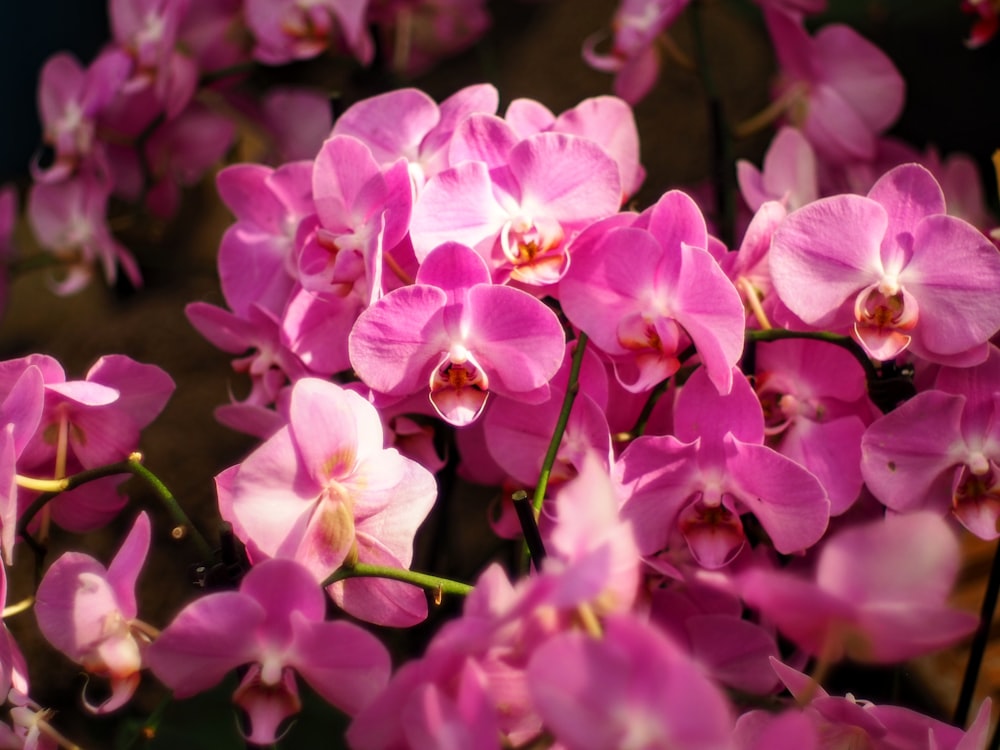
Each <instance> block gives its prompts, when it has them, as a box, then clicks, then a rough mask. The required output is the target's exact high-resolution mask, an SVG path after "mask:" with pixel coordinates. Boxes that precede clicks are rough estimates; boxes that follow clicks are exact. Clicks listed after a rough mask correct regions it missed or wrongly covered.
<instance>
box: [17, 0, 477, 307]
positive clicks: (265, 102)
mask: <svg viewBox="0 0 1000 750" xmlns="http://www.w3.org/2000/svg"><path fill="white" fill-rule="evenodd" d="M109 16H110V21H111V36H112V39H111V41H110V42H109V43H108V44H107V45H106V47H105V48H104V49H103V50H102V51H101V52H100V54H99V55H98V56H97V58H96V59H94V60H93V61H91V62H90V63H89V64H87V65H81V64H80V62H79V61H78V60H77V59H76V58H75V57H74V56H73V55H71V54H69V53H59V54H56V55H53V56H52V57H51V58H49V59H48V60H47V62H46V63H45V65H44V67H43V68H42V71H41V74H40V78H39V83H38V108H39V113H40V117H41V120H42V125H43V130H44V132H43V146H42V148H41V149H40V151H39V153H38V155H37V157H36V159H35V161H34V163H33V164H32V169H31V172H32V178H33V180H34V185H33V187H32V189H31V192H30V194H29V196H28V206H27V213H28V218H29V220H30V224H31V229H32V231H33V233H34V235H35V237H36V239H37V242H38V244H39V246H40V247H41V248H42V249H44V250H45V251H47V252H48V253H50V254H52V255H53V256H54V258H53V263H54V265H55V266H56V268H57V277H56V278H55V279H54V280H53V284H54V287H55V289H56V291H57V292H58V293H61V294H70V293H73V292H76V291H77V290H79V289H80V288H81V287H83V286H84V285H86V284H87V283H88V282H89V280H90V278H91V277H92V276H93V275H94V273H95V272H100V273H101V274H102V275H103V277H104V279H105V280H106V281H107V282H108V283H113V282H114V281H115V279H116V278H117V275H118V271H119V268H120V269H121V270H122V271H123V272H124V274H125V276H126V278H127V279H128V280H129V282H130V283H131V284H132V285H133V286H138V285H139V284H140V283H141V275H140V271H139V267H138V265H137V263H136V260H135V258H134V256H133V255H132V253H131V252H130V251H129V250H128V249H127V248H125V247H124V246H123V245H122V243H121V242H120V241H119V240H118V239H117V238H116V237H115V234H114V232H113V231H112V228H111V227H112V225H113V224H119V225H120V224H122V223H123V222H125V221H128V216H127V215H120V216H114V217H111V216H109V213H113V212H114V209H113V208H109V206H111V205H112V204H111V201H113V200H114V201H118V202H125V203H126V204H135V205H139V204H141V206H142V207H143V208H144V209H145V210H146V211H148V212H149V213H150V214H151V215H152V216H154V217H157V218H160V219H169V218H171V217H172V216H173V215H174V214H175V213H176V212H177V210H178V206H179V202H180V195H181V189H182V188H183V187H186V186H191V185H194V184H196V183H197V182H198V181H199V180H201V179H202V177H203V176H204V175H205V174H206V172H207V171H208V170H209V169H210V168H211V167H213V166H214V165H216V164H217V163H218V162H219V161H220V159H222V158H223V156H225V155H226V153H227V152H228V151H229V150H230V149H231V148H232V146H233V144H234V142H235V139H236V136H237V134H238V129H239V127H240V126H241V125H244V124H246V123H253V127H254V129H255V130H256V131H257V132H258V133H259V135H260V136H261V137H262V138H263V139H264V141H265V142H266V143H267V144H268V149H267V150H268V153H269V154H270V156H271V158H272V159H273V160H275V161H276V162H278V163H280V162H282V161H286V160H291V159H297V158H304V157H311V156H312V155H313V154H314V153H315V151H316V148H317V147H318V146H319V144H320V142H321V141H322V140H323V138H324V137H325V136H326V134H327V132H328V131H329V129H330V123H331V115H330V104H329V98H328V96H329V95H328V94H326V93H324V92H322V91H321V90H319V89H316V88H307V87H301V86H299V87H287V86H286V87H277V88H271V89H269V90H267V91H265V92H263V93H260V92H259V90H258V89H259V87H257V88H255V87H254V86H253V85H251V83H252V82H251V81H250V80H249V79H250V73H251V72H252V71H253V68H254V66H255V65H258V64H259V65H265V66H276V65H285V64H288V63H291V62H294V61H299V60H306V59H310V58H315V57H317V56H319V55H323V54H326V55H330V56H335V57H340V58H344V59H350V60H353V61H354V62H355V63H357V64H360V65H370V64H372V63H373V62H374V60H375V46H376V42H375V39H376V37H378V39H379V43H380V44H381V46H382V48H383V49H384V50H388V51H389V52H388V53H387V54H385V55H383V57H384V58H385V59H384V60H382V61H380V62H383V63H384V64H385V65H386V66H387V67H389V68H391V69H393V70H395V71H396V72H397V73H399V74H400V75H405V76H412V75H416V74H419V73H420V72H422V71H424V70H426V69H427V68H429V67H431V66H432V65H434V64H435V63H436V62H437V61H438V60H439V59H440V58H442V57H445V56H448V55H451V54H454V53H456V52H458V51H461V50H463V49H465V48H467V47H468V46H470V45H471V44H472V43H474V42H475V41H476V40H477V39H478V38H479V37H480V36H482V34H484V33H485V32H486V30H487V29H488V27H489V25H490V16H489V14H488V12H487V10H486V8H485V5H484V3H483V0H457V1H456V0H443V1H442V0H372V1H371V2H369V1H368V0H321V1H320V2H314V1H312V0H309V1H307V0H281V1H279V2H274V1H273V0H246V1H245V2H244V0H208V1H202V0H199V1H198V2H191V0H138V1H137V0H109ZM118 213H119V214H120V213H121V212H120V211H118Z"/></svg>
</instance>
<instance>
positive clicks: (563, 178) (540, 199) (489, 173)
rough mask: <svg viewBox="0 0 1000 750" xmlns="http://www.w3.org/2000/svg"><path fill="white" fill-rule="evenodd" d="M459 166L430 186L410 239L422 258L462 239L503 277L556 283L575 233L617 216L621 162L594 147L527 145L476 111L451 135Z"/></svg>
mask: <svg viewBox="0 0 1000 750" xmlns="http://www.w3.org/2000/svg"><path fill="white" fill-rule="evenodd" d="M448 158H449V161H450V162H451V164H452V165H453V166H452V167H451V168H450V169H446V170H444V171H443V172H439V173H438V174H437V175H435V176H434V177H432V178H431V179H430V180H429V181H428V183H427V184H426V185H425V186H424V188H423V190H422V191H421V192H420V195H419V196H418V197H417V201H416V203H415V204H414V207H413V219H412V221H411V223H410V236H411V239H412V240H413V249H414V251H415V252H416V255H417V259H418V260H420V261H423V260H424V259H425V258H426V257H427V255H428V254H429V253H430V252H431V251H432V250H433V249H434V248H435V247H437V246H438V245H440V244H442V243H444V242H460V243H462V244H464V245H468V246H469V247H471V248H473V249H475V250H476V252H477V253H479V254H480V255H481V256H482V257H483V258H484V259H485V260H486V261H487V263H489V264H490V268H491V270H492V273H493V276H494V279H495V280H496V281H497V282H505V281H506V280H507V279H508V278H512V279H514V280H516V281H519V282H522V283H524V284H529V285H532V286H545V285H551V284H554V283H555V282H557V281H558V280H559V279H560V278H562V277H563V275H565V273H566V271H567V269H568V268H569V266H570V253H569V248H570V246H571V241H572V239H573V237H574V236H576V234H577V233H578V232H580V231H581V230H583V229H584V228H585V227H586V226H587V225H588V224H590V223H591V222H593V221H597V220H599V219H603V218H605V217H607V216H611V215H613V214H614V213H615V211H617V210H618V206H619V201H620V200H621V195H622V190H621V177H620V176H619V170H618V165H617V164H616V163H615V162H614V160H613V159H612V158H611V157H610V156H608V155H607V154H606V153H605V151H604V150H603V149H602V148H601V147H600V146H599V145H598V144H596V143H594V142H593V141H590V140H588V139H586V138H580V137H577V136H571V135H566V134H563V133H536V134H534V135H530V136H528V137H527V138H525V139H523V140H521V139H519V138H518V136H517V134H516V133H515V132H514V130H513V129H512V128H511V127H510V126H509V125H508V124H507V123H505V122H504V121H503V120H501V119H500V118H498V117H493V116H490V115H481V114H475V115H470V116H469V117H468V118H466V119H465V120H464V121H463V122H462V124H461V125H460V126H459V128H458V129H457V130H456V132H455V134H454V136H453V137H452V141H451V145H450V147H449V157H448Z"/></svg>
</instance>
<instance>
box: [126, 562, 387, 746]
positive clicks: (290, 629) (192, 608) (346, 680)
mask: <svg viewBox="0 0 1000 750" xmlns="http://www.w3.org/2000/svg"><path fill="white" fill-rule="evenodd" d="M325 615H326V600H325V598H324V596H323V590H322V589H321V588H320V587H319V586H318V585H317V583H316V580H315V578H314V576H313V574H312V573H311V572H309V571H308V570H307V569H306V568H304V567H303V566H302V565H300V564H299V563H297V562H295V561H293V560H264V561H262V562H260V563H258V564H257V565H255V566H254V567H253V568H251V569H250V572H249V573H247V575H246V577H245V578H244V579H243V581H242V582H241V583H240V588H239V591H225V592H221V593H217V594H209V595H207V596H204V597H202V598H200V599H197V600H195V601H194V602H192V603H191V604H189V605H188V606H187V607H185V608H184V609H183V610H181V611H180V613H178V615H177V617H175V618H174V620H173V622H171V623H170V625H169V626H167V628H166V629H165V630H164V631H163V633H162V634H161V635H160V637H159V638H157V639H156V641H155V642H154V643H153V644H152V645H151V646H150V647H149V648H148V649H147V652H146V659H147V662H148V664H149V667H150V669H152V671H153V673H154V674H155V675H156V676H157V677H158V678H160V680H161V681H163V683H164V684H166V685H167V686H168V687H169V688H170V689H171V690H173V691H174V694H175V696H176V697H178V698H185V697H187V696H191V695H195V694H196V693H200V692H202V691H203V690H207V689H208V688H210V687H212V686H213V685H215V684H216V683H218V682H219V681H220V680H222V678H223V677H224V676H225V674H226V673H227V672H229V671H230V670H232V669H235V668H236V667H239V666H241V665H244V664H249V665H250V668H249V669H248V670H247V672H246V674H245V675H244V676H243V679H242V680H241V682H240V685H239V687H238V688H237V689H236V693H235V694H234V695H233V701H234V702H235V703H236V704H237V705H238V706H240V708H242V709H243V710H244V711H246V713H247V716H248V717H249V724H250V733H249V735H248V737H247V740H248V741H249V742H251V743H253V744H255V745H269V744H271V743H273V742H276V741H277V738H278V735H279V731H278V730H279V726H280V724H281V722H282V721H284V720H285V719H287V718H288V717H290V716H292V715H294V714H296V713H298V712H299V710H300V709H301V708H302V702H301V700H300V698H299V691H298V687H297V685H296V683H295V675H296V674H298V675H299V676H301V677H302V678H303V679H304V680H305V681H306V682H308V683H309V685H310V687H312V688H313V689H314V690H315V691H316V692H317V693H319V694H320V695H321V696H322V697H323V699H324V700H326V701H328V702H329V703H331V704H333V705H334V706H337V707H338V708H340V709H341V710H343V711H344V712H346V713H347V714H354V713H356V712H357V711H359V710H360V709H361V708H363V707H364V706H365V705H366V704H367V703H368V702H369V701H370V700H371V699H372V698H374V697H375V696H376V695H377V694H378V693H379V692H380V691H381V689H382V688H383V687H384V686H385V684H386V682H387V681H388V679H389V672H390V669H391V664H390V661H389V653H388V652H387V651H386V649H385V646H383V645H382V644H381V643H380V642H379V640H378V639H377V638H375V636H373V635H371V634H370V633H368V632H367V631H365V630H363V629H362V628H360V627H359V626H357V625H354V624H353V623H350V622H346V621H341V622H327V621H325Z"/></svg>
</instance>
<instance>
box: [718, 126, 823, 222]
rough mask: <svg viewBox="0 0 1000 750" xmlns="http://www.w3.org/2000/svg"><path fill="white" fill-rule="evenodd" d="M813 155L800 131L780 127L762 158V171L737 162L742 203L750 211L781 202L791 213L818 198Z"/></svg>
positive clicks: (750, 165)
mask: <svg viewBox="0 0 1000 750" xmlns="http://www.w3.org/2000/svg"><path fill="white" fill-rule="evenodd" d="M818 169H819V167H818V164H817V161H816V153H815V152H814V151H813V148H812V146H811V145H809V141H808V140H806V137H805V136H804V135H803V134H802V131H801V130H798V129H797V128H792V127H787V126H786V127H782V128H781V129H780V130H778V132H777V134H776V135H775V136H774V140H772V141H771V145H770V146H769V147H768V149H767V153H765V154H764V164H763V169H757V168H756V167H755V166H754V165H753V164H751V163H750V162H748V161H746V160H745V159H740V160H739V161H737V162H736V177H737V179H738V180H739V185H740V192H741V193H742V194H743V200H744V201H746V204H747V205H748V206H749V207H750V210H751V211H757V210H758V209H760V207H761V206H762V205H764V203H766V202H767V201H780V202H781V203H782V205H783V206H784V207H785V208H786V209H787V210H788V211H794V210H795V209H796V208H801V207H802V206H804V205H806V204H807V203H812V202H813V201H814V200H816V199H817V198H818V197H819V173H818Z"/></svg>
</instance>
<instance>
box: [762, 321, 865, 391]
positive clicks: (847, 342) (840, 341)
mask: <svg viewBox="0 0 1000 750" xmlns="http://www.w3.org/2000/svg"><path fill="white" fill-rule="evenodd" d="M780 339H812V340H813V341H826V342H827V343H828V344H833V345H834V346H839V347H840V348H841V349H846V350H847V351H848V352H850V353H851V356H853V357H854V358H855V359H856V360H857V361H858V363H859V364H860V365H861V366H862V367H863V368H864V370H865V379H866V380H867V381H868V382H869V383H873V382H875V381H876V380H878V378H879V374H878V370H877V369H876V367H875V365H874V364H873V363H872V361H871V359H870V358H869V357H868V354H867V353H866V352H865V350H864V349H862V348H861V346H860V345H859V344H858V342H857V341H855V340H854V339H852V338H851V337H850V336H842V335H840V334H838V333H828V332H827V331H789V330H788V329H787V328H768V329H767V330H766V331H758V330H753V329H748V330H747V332H746V340H747V341H778V340H780Z"/></svg>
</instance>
